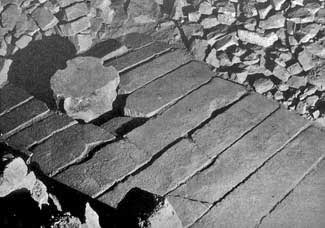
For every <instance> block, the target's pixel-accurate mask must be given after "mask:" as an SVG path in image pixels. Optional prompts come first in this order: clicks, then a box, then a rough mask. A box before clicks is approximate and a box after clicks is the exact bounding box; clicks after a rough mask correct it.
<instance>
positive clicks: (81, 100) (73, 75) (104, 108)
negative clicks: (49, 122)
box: [51, 57, 120, 122]
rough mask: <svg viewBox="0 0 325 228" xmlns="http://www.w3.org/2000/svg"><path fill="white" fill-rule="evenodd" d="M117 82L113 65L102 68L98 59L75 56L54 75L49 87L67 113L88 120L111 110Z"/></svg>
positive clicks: (75, 117)
mask: <svg viewBox="0 0 325 228" xmlns="http://www.w3.org/2000/svg"><path fill="white" fill-rule="evenodd" d="M119 82H120V77H119V74H118V72H117V71H116V69H115V68H114V67H112V66H110V67H104V66H103V65H102V64H101V61H100V59H98V58H94V57H77V58H74V59H72V60H69V61H68V62H67V68H66V69H64V70H58V71H57V72H56V73H55V74H54V76H53V77H52V78H51V87H52V90H53V91H54V94H55V96H56V97H57V98H58V99H60V98H64V109H65V111H66V112H67V114H68V115H69V116H71V117H72V118H74V119H82V120H84V121H85V122H89V121H91V120H93V119H96V118H97V117H99V116H101V115H102V114H104V113H106V112H108V111H111V110H112V104H113V101H114V100H115V98H116V95H117V92H116V89H117V86H118V84H119Z"/></svg>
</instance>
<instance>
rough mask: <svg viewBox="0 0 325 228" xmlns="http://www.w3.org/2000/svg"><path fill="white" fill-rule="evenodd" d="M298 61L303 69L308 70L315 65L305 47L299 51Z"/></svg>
mask: <svg viewBox="0 0 325 228" xmlns="http://www.w3.org/2000/svg"><path fill="white" fill-rule="evenodd" d="M298 61H299V62H300V64H301V65H302V68H303V69H304V71H308V70H310V69H312V68H313V67H314V66H315V62H314V61H313V56H312V54H311V53H310V52H309V51H308V50H307V49H306V48H305V49H304V50H303V51H301V52H299V54H298Z"/></svg>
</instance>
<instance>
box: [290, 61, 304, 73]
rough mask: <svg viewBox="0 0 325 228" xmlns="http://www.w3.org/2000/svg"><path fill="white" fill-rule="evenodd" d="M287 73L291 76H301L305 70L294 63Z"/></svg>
mask: <svg viewBox="0 0 325 228" xmlns="http://www.w3.org/2000/svg"><path fill="white" fill-rule="evenodd" d="M287 71H288V72H289V74H291V75H296V74H300V73H301V72H302V71H303V69H302V67H301V66H300V64H299V63H294V64H292V65H290V66H289V67H288V68H287Z"/></svg>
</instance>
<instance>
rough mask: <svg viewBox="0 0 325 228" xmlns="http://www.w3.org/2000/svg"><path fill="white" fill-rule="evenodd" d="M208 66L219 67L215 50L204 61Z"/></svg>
mask: <svg viewBox="0 0 325 228" xmlns="http://www.w3.org/2000/svg"><path fill="white" fill-rule="evenodd" d="M205 61H206V62H207V63H208V64H210V65H212V66H214V67H215V68H219V67H220V61H219V59H217V50H216V49H212V50H211V51H210V53H209V55H208V56H207V58H206V60H205Z"/></svg>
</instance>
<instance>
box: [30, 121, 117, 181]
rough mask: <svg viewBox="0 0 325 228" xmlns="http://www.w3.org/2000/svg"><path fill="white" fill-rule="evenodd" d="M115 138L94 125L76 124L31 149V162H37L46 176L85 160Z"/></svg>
mask: <svg viewBox="0 0 325 228" xmlns="http://www.w3.org/2000/svg"><path fill="white" fill-rule="evenodd" d="M114 138H115V137H114V136H113V135H112V134H110V133H108V132H106V131H105V130H103V129H101V128H100V127H97V126H95V125H92V124H85V125H81V124H76V125H73V126H71V127H69V128H67V129H65V130H63V131H61V132H58V133H57V134H54V135H53V136H52V137H50V138H48V139H47V140H46V141H44V142H43V143H41V144H39V145H37V146H36V147H34V148H32V149H31V152H33V156H32V159H31V161H32V162H36V163H37V164H38V165H39V167H40V169H41V170H42V171H43V172H44V173H45V174H46V175H50V176H52V175H54V174H55V173H57V172H58V171H60V170H62V169H64V168H66V167H67V166H70V165H72V164H75V163H77V162H80V161H81V160H83V159H85V158H86V157H87V155H88V153H89V152H90V151H91V150H92V149H93V148H94V147H95V146H98V145H100V144H102V143H104V142H108V141H111V140H113V139H114Z"/></svg>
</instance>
